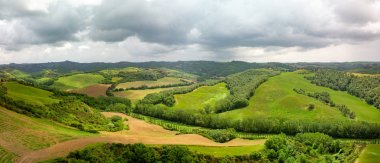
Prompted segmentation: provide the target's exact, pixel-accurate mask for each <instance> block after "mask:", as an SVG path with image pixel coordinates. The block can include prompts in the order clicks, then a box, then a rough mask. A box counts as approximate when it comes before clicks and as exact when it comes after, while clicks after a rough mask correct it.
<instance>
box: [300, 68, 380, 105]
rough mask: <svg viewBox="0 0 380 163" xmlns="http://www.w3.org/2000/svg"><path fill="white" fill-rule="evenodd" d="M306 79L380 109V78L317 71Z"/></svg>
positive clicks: (331, 71) (324, 70) (332, 71)
mask: <svg viewBox="0 0 380 163" xmlns="http://www.w3.org/2000/svg"><path fill="white" fill-rule="evenodd" d="M307 79H309V80H311V82H312V83H314V84H316V85H320V86H325V87H329V88H331V89H334V90H340V91H347V92H348V93H350V94H352V95H354V96H356V97H359V98H362V99H364V100H365V101H366V102H367V103H368V104H371V105H373V106H375V107H376V108H378V109H380V77H379V76H360V77H359V76H355V75H353V74H350V73H347V72H342V71H336V70H326V69H323V70H317V71H316V72H315V75H314V76H309V77H307Z"/></svg>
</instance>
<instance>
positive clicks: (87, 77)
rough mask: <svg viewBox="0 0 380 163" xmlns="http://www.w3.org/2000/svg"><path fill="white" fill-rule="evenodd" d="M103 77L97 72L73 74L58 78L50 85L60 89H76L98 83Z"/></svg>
mask: <svg viewBox="0 0 380 163" xmlns="http://www.w3.org/2000/svg"><path fill="white" fill-rule="evenodd" d="M103 79H104V77H103V76H101V75H97V74H75V75H70V76H64V77H60V78H58V80H57V81H55V82H54V84H53V85H52V86H51V87H53V88H58V89H61V90H68V89H78V88H84V87H87V86H90V85H94V84H99V83H100V82H101V81H102V80H103Z"/></svg>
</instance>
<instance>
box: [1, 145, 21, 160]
mask: <svg viewBox="0 0 380 163" xmlns="http://www.w3.org/2000/svg"><path fill="white" fill-rule="evenodd" d="M16 158H17V155H15V154H14V153H12V152H9V151H8V150H6V149H4V148H2V147H1V146H0V162H1V163H12V162H14V159H16Z"/></svg>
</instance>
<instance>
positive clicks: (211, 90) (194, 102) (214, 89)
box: [173, 83, 229, 110]
mask: <svg viewBox="0 0 380 163" xmlns="http://www.w3.org/2000/svg"><path fill="white" fill-rule="evenodd" d="M228 94H229V91H228V89H227V87H226V84H225V83H219V84H216V85H213V86H202V87H199V88H197V89H195V90H194V91H192V92H190V93H186V94H177V95H174V97H175V101H176V103H175V105H174V106H173V108H181V109H191V110H194V109H195V110H198V109H203V108H204V107H205V106H206V105H210V106H213V105H215V103H216V102H217V101H219V100H221V99H223V98H225V97H226V96H227V95H228Z"/></svg>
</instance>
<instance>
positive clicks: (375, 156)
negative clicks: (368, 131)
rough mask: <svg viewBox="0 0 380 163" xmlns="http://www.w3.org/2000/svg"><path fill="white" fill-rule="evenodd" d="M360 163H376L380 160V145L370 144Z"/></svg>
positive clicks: (361, 155) (365, 149)
mask: <svg viewBox="0 0 380 163" xmlns="http://www.w3.org/2000/svg"><path fill="white" fill-rule="evenodd" d="M358 160H359V161H358V162H359V163H375V162H379V160H380V144H368V145H367V147H365V148H364V150H363V151H362V153H361V154H360V156H359V159H358Z"/></svg>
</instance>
